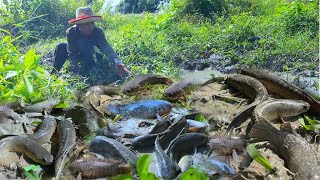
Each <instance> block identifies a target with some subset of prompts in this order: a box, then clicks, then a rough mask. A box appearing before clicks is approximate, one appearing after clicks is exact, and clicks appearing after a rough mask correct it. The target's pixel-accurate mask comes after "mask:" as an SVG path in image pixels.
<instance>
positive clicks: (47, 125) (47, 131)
mask: <svg viewBox="0 0 320 180" xmlns="http://www.w3.org/2000/svg"><path fill="white" fill-rule="evenodd" d="M56 127H57V122H56V120H55V119H54V118H53V117H49V116H48V117H45V118H44V119H43V121H42V124H41V125H40V128H39V130H38V131H37V132H36V133H34V134H32V135H30V136H29V138H30V139H33V140H35V141H37V142H38V143H39V144H44V143H47V142H49V141H50V139H51V137H52V135H53V133H54V132H55V131H56Z"/></svg>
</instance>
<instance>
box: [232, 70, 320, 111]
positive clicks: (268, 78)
mask: <svg viewBox="0 0 320 180" xmlns="http://www.w3.org/2000/svg"><path fill="white" fill-rule="evenodd" d="M238 71H239V73H241V74H245V75H248V76H252V77H254V78H256V79H258V80H259V81H260V82H261V83H262V84H263V85H264V86H265V87H266V89H267V90H268V92H269V93H273V94H276V95H278V96H280V97H281V98H284V99H296V100H303V101H306V102H307V103H309V104H310V109H309V112H310V113H312V114H314V115H320V102H319V101H318V100H316V99H315V98H314V97H312V96H311V95H310V94H308V93H307V92H305V91H303V90H302V89H300V88H299V87H297V86H295V85H293V84H290V83H288V82H287V81H285V80H283V79H281V78H279V76H277V75H275V74H274V73H272V72H269V71H267V70H262V69H249V68H240V69H239V70H238Z"/></svg>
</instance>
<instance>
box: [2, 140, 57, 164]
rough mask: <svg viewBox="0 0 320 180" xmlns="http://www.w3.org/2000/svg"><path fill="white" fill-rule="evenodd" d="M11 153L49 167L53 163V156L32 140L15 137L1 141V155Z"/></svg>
mask: <svg viewBox="0 0 320 180" xmlns="http://www.w3.org/2000/svg"><path fill="white" fill-rule="evenodd" d="M10 151H11V152H18V153H22V154H25V155H26V156H27V157H29V158H30V159H32V160H33V161H35V162H37V163H39V164H43V165H49V164H52V163H53V156H52V155H51V154H50V153H49V152H48V151H47V150H46V149H45V148H44V147H42V146H41V145H40V144H39V143H37V142H36V141H34V140H32V139H30V138H26V137H20V136H14V137H7V138H4V139H1V141H0V154H2V153H4V152H10ZM1 156H3V155H1Z"/></svg>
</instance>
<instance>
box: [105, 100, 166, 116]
mask: <svg viewBox="0 0 320 180" xmlns="http://www.w3.org/2000/svg"><path fill="white" fill-rule="evenodd" d="M171 109H172V104H171V103H170V102H168V101H164V100H142V101H137V102H135V103H132V104H128V105H125V106H114V105H109V106H108V107H107V110H108V111H109V112H111V113H113V114H120V115H122V117H123V118H125V119H126V118H154V117H156V116H157V114H158V115H162V114H166V113H168V112H170V111H171Z"/></svg>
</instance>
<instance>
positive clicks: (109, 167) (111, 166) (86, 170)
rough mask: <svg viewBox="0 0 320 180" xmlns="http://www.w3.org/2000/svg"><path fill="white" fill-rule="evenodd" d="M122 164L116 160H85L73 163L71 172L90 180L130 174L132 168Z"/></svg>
mask: <svg viewBox="0 0 320 180" xmlns="http://www.w3.org/2000/svg"><path fill="white" fill-rule="evenodd" d="M121 163H122V162H121V161H115V160H94V159H84V160H81V161H76V162H73V163H72V164H71V165H70V170H71V172H72V173H73V174H77V173H81V176H82V177H84V178H89V179H96V178H104V177H111V176H115V175H118V174H127V173H130V172H131V169H130V166H129V165H126V164H121Z"/></svg>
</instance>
